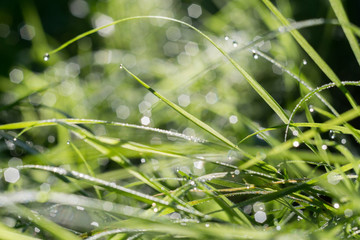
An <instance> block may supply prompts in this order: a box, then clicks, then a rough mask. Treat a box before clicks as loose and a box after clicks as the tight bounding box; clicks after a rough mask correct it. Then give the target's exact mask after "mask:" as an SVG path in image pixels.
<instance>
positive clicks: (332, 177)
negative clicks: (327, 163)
mask: <svg viewBox="0 0 360 240" xmlns="http://www.w3.org/2000/svg"><path fill="white" fill-rule="evenodd" d="M340 180H341V175H339V174H338V173H336V172H331V173H329V174H328V175H327V181H328V183H330V184H332V185H336V184H338V183H339V182H340Z"/></svg>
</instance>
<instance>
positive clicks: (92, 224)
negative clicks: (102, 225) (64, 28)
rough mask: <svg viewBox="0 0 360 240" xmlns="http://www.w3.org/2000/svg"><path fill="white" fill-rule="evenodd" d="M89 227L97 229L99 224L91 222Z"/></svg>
mask: <svg viewBox="0 0 360 240" xmlns="http://www.w3.org/2000/svg"><path fill="white" fill-rule="evenodd" d="M90 225H91V226H94V227H99V223H97V222H92V223H90Z"/></svg>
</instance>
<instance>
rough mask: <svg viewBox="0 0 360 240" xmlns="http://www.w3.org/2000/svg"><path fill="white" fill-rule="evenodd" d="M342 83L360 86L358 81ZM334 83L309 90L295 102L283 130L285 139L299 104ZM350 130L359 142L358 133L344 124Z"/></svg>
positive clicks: (359, 136)
mask: <svg viewBox="0 0 360 240" xmlns="http://www.w3.org/2000/svg"><path fill="white" fill-rule="evenodd" d="M341 84H342V85H344V86H346V85H350V86H360V81H344V82H341ZM335 86H336V85H335V83H328V84H325V85H323V86H321V87H318V88H316V89H314V90H312V91H311V92H309V93H308V94H306V95H305V96H304V97H303V98H302V99H301V100H300V101H299V102H298V104H296V106H295V108H294V110H293V111H292V112H291V114H290V117H289V122H288V123H287V126H286V130H285V140H286V136H287V134H288V131H289V126H290V123H291V120H292V118H293V117H294V115H295V113H296V111H297V110H298V109H299V108H300V107H301V105H302V104H303V103H304V102H306V101H308V100H309V99H310V98H311V97H312V96H313V95H314V94H316V93H319V92H321V91H324V90H326V89H329V88H332V87H335ZM346 126H347V127H348V128H349V129H350V131H351V132H352V133H353V134H354V137H355V138H356V139H357V140H358V142H360V135H359V133H358V132H357V131H356V130H355V129H354V128H353V127H351V126H350V125H349V124H347V125H346Z"/></svg>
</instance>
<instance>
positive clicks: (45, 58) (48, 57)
mask: <svg viewBox="0 0 360 240" xmlns="http://www.w3.org/2000/svg"><path fill="white" fill-rule="evenodd" d="M49 59H50V55H49V54H48V53H45V55H44V61H45V62H47V61H49Z"/></svg>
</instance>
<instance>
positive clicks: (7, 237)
mask: <svg viewBox="0 0 360 240" xmlns="http://www.w3.org/2000/svg"><path fill="white" fill-rule="evenodd" d="M0 238H1V239H2V240H14V239H17V240H40V238H34V237H30V236H26V235H24V233H20V232H17V231H15V230H14V229H12V228H9V227H8V226H5V225H4V224H2V223H0Z"/></svg>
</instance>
